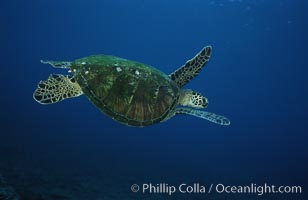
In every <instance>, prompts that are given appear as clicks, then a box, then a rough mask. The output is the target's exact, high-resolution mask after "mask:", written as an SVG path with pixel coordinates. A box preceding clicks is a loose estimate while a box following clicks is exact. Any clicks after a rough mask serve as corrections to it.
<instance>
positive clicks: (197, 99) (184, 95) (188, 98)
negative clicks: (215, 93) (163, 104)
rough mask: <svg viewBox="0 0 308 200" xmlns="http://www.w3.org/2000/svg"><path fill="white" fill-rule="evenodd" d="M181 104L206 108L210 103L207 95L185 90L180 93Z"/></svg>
mask: <svg viewBox="0 0 308 200" xmlns="http://www.w3.org/2000/svg"><path fill="white" fill-rule="evenodd" d="M179 104H180V105H181V106H189V107H193V108H206V107H207V105H208V104H209V102H208V100H207V98H206V97H204V96H203V95H202V94H201V93H199V92H195V91H192V90H183V91H182V92H181V94H180V98H179Z"/></svg>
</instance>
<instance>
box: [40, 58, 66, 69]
mask: <svg viewBox="0 0 308 200" xmlns="http://www.w3.org/2000/svg"><path fill="white" fill-rule="evenodd" d="M40 61H41V63H43V64H49V65H51V66H53V67H54V68H63V69H69V68H70V67H71V62H68V61H53V60H40Z"/></svg>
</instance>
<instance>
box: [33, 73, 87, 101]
mask: <svg viewBox="0 0 308 200" xmlns="http://www.w3.org/2000/svg"><path fill="white" fill-rule="evenodd" d="M82 94H83V92H82V90H81V88H80V86H79V85H78V83H77V82H75V80H74V78H73V77H70V76H64V75H61V74H51V75H50V76H49V78H48V79H47V80H46V81H40V82H39V84H38V86H37V89H36V90H35V91H34V94H33V98H34V99H35V100H36V101H37V102H38V103H40V104H51V103H57V102H59V101H62V100H64V99H67V98H72V97H78V96H80V95H82Z"/></svg>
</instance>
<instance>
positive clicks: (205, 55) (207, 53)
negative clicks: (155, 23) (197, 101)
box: [169, 46, 212, 88]
mask: <svg viewBox="0 0 308 200" xmlns="http://www.w3.org/2000/svg"><path fill="white" fill-rule="evenodd" d="M211 54H212V47H211V46H206V47H204V48H203V49H202V50H201V51H200V52H199V53H198V54H197V55H196V56H195V57H193V58H192V59H191V60H188V61H187V62H186V63H185V64H184V65H183V66H181V67H180V68H178V69H177V70H175V71H174V72H173V73H171V74H169V77H170V78H171V79H172V80H173V81H174V82H176V84H177V85H178V86H179V88H182V87H183V86H184V85H186V84H187V83H188V82H189V81H190V80H192V79H193V78H195V77H196V76H198V74H199V72H200V71H201V69H202V68H203V67H204V66H205V65H206V64H207V63H208V62H209V60H210V57H211Z"/></svg>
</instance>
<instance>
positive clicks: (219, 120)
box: [174, 108, 231, 125]
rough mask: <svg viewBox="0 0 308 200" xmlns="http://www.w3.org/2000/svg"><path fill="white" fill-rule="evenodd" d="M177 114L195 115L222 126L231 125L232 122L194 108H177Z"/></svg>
mask: <svg viewBox="0 0 308 200" xmlns="http://www.w3.org/2000/svg"><path fill="white" fill-rule="evenodd" d="M174 112H175V114H187V115H193V116H195V117H200V118H202V119H206V120H209V121H210V122H213V123H216V124H220V125H230V123H231V122H230V120H229V119H228V118H226V117H224V116H220V115H216V114H214V113H210V112H206V111H201V110H194V109H192V108H176V109H175V111H174Z"/></svg>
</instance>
